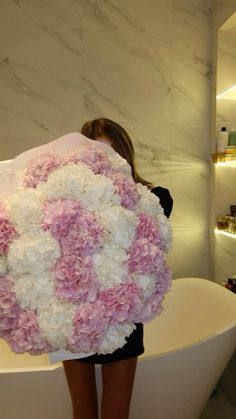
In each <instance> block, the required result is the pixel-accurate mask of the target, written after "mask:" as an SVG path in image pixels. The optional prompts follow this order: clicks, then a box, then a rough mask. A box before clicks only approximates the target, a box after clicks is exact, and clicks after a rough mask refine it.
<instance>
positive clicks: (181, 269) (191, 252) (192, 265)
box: [168, 228, 213, 279]
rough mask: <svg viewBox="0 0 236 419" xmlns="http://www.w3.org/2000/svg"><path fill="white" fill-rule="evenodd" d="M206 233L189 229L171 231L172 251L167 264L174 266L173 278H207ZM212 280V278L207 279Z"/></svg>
mask: <svg viewBox="0 0 236 419" xmlns="http://www.w3.org/2000/svg"><path fill="white" fill-rule="evenodd" d="M208 251H209V250H208V233H207V232H205V231H201V230H200V229H199V230H194V229H192V228H191V230H189V229H185V228H179V229H174V231H173V251H172V253H170V255H169V258H168V262H169V264H170V266H174V267H175V268H174V271H173V274H174V278H182V277H192V276H194V277H199V278H209V270H208V265H207V264H206V257H207V255H208ZM209 279H213V278H209Z"/></svg>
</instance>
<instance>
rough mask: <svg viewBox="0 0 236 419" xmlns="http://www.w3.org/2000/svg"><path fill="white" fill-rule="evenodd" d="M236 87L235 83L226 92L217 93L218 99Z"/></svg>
mask: <svg viewBox="0 0 236 419" xmlns="http://www.w3.org/2000/svg"><path fill="white" fill-rule="evenodd" d="M234 89H236V84H234V85H233V86H231V87H229V89H226V90H225V91H224V92H222V93H220V94H219V95H217V96H216V99H220V98H221V97H222V96H224V95H226V93H228V92H231V91H232V90H234Z"/></svg>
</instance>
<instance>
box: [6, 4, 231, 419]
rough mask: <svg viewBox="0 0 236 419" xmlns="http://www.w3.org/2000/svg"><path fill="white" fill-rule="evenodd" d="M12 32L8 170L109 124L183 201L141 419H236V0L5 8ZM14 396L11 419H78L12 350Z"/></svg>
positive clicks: (152, 176)
mask: <svg viewBox="0 0 236 419" xmlns="http://www.w3.org/2000/svg"><path fill="white" fill-rule="evenodd" d="M0 22H1V24H0V35H1V36H0V109H1V112H0V172H1V170H3V169H4V167H6V165H7V162H8V161H9V160H11V159H13V158H14V157H15V156H16V155H18V154H20V153H22V152H23V151H25V150H27V149H29V148H32V147H34V146H38V145H41V144H44V143H46V142H48V141H51V140H53V139H55V138H58V137H60V136H62V135H64V134H66V133H69V132H75V131H79V130H80V128H81V126H82V124H83V123H84V122H85V121H87V120H89V119H94V118H97V117H100V116H104V117H107V118H110V119H113V120H115V121H117V122H119V123H120V124H121V125H123V126H124V127H125V128H126V129H127V131H128V132H129V133H130V134H131V138H132V139H133V142H134V146H135V151H136V160H137V166H138V167H139V169H140V173H141V175H142V176H143V177H144V178H145V179H148V180H150V181H151V182H153V183H154V184H155V185H161V186H163V187H165V188H168V189H169V190H170V192H171V195H172V197H173V200H174V207H173V212H172V214H171V217H170V222H171V225H172V228H173V245H172V251H171V253H170V255H169V257H168V263H169V265H170V267H171V269H172V272H173V278H174V281H173V283H174V284H175V287H174V285H173V287H174V292H173V293H170V295H168V296H167V297H166V306H165V305H164V308H165V309H164V311H163V313H162V314H161V316H160V318H158V319H157V320H154V321H153V322H151V323H150V324H147V325H145V329H144V333H145V353H144V354H143V355H142V356H141V357H140V361H139V364H138V368H137V377H136V378H137V379H136V381H135V386H134V391H133V399H132V404H131V411H130V419H180V418H181V419H234V418H236V352H235V347H236V316H235V313H236V311H235V307H236V304H235V303H236V296H235V292H234V291H235V289H234V290H232V289H229V283H228V282H227V281H228V278H231V285H232V277H233V275H235V278H236V257H235V256H236V221H235V218H234V215H236V214H234V213H233V206H235V207H236V191H235V180H236V154H235V155H232V154H233V151H232V149H233V148H234V147H233V148H232V144H233V142H232V143H231V149H230V150H231V154H230V153H229V152H228V150H227V153H223V152H222V150H221V152H219V148H218V140H219V132H220V131H221V129H222V127H226V130H227V132H230V130H231V128H232V127H236V88H235V89H234V86H236V71H235V69H236V0H189V1H188V0H165V1H164V0H156V1H153V0H145V1H144V0H128V1H124V0H112V1H109V2H108V1H106V0H101V1H100V0H89V1H86V2H85V1H83V0H59V1H58V0H49V1H45V0H32V1H31V0H30V1H28V0H19V1H8V0H3V1H1V2H0ZM232 138H233V137H232ZM232 141H233V140H232ZM234 144H236V141H235V143H234ZM225 145H226V146H230V144H229V143H228V144H225ZM235 147H236V146H235ZM234 151H235V148H234ZM235 153H236V151H235ZM225 216H228V219H229V216H230V217H231V218H230V222H231V223H230V222H229V223H228V225H227V223H225V224H224V223H223V224H224V225H223V224H222V220H223V221H224V220H225ZM222 225H223V227H222ZM196 279H198V281H197V282H196ZM202 279H204V281H202ZM216 285H217V287H216ZM227 287H228V289H227ZM208 293H209V294H208ZM213 294H214V295H213ZM199 301H200V303H199ZM186 318H188V319H190V320H189V321H190V323H188V322H187V320H186ZM191 322H192V323H191ZM178 325H179V326H180V329H178ZM208 326H209V327H208ZM158 333H159V334H158ZM153 336H157V340H156V341H155V342H153ZM158 339H159V341H158ZM201 362H202V368H200V366H201ZM193 364H195V366H194V365H193ZM196 364H197V369H196ZM194 368H195V369H194ZM204 370H205V371H204ZM189 371H191V373H192V376H191V374H190V372H189ZM198 371H199V374H198ZM187 372H189V374H187ZM96 374H97V376H96V378H97V384H98V391H99V392H101V382H100V379H101V378H100V369H99V367H98V368H96ZM168 374H169V375H168ZM197 376H198V377H197ZM173 377H174V379H173ZM196 377H197V378H196ZM180 379H182V386H181V385H179V381H180ZM142 386H144V387H142ZM0 387H1V392H0V418H1V419H30V418H32V417H34V418H35V419H39V418H40V419H41V418H42V417H44V418H45V419H49V418H50V419H54V418H55V419H65V418H67V419H72V408H71V402H70V396H69V391H68V389H67V385H66V381H65V377H64V373H63V368H62V365H61V363H60V362H57V363H50V361H49V359H48V356H47V355H46V354H45V355H42V356H31V355H27V354H24V355H16V354H14V353H12V352H11V351H10V350H9V348H8V346H7V344H6V343H5V342H4V341H3V340H0ZM178 387H179V393H178V391H177V389H178ZM143 389H145V391H144V390H143ZM175 394H177V395H178V400H177V397H176V396H175ZM171 404H172V405H173V409H172V410H168V409H169V405H171ZM181 409H182V410H181ZM177 410H178V413H177ZM32 412H33V415H32Z"/></svg>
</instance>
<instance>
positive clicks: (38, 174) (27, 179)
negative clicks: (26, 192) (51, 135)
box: [23, 153, 62, 188]
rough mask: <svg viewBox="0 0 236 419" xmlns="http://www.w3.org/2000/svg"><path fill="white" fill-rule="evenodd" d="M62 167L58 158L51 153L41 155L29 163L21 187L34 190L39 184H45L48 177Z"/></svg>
mask: <svg viewBox="0 0 236 419" xmlns="http://www.w3.org/2000/svg"><path fill="white" fill-rule="evenodd" d="M61 165H62V160H61V158H60V157H59V156H57V155H56V154H53V153H43V154H41V155H39V156H38V157H36V158H34V159H32V160H30V161H29V163H28V166H27V168H26V171H25V175H24V180H23V185H24V186H26V187H29V188H36V186H37V185H38V184H39V183H40V182H46V180H47V178H48V175H49V174H50V173H51V172H53V171H54V170H55V169H56V168H57V167H59V166H61Z"/></svg>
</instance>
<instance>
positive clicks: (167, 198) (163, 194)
mask: <svg viewBox="0 0 236 419" xmlns="http://www.w3.org/2000/svg"><path fill="white" fill-rule="evenodd" d="M151 192H153V193H154V194H155V195H156V196H158V198H159V199H160V204H161V206H162V208H163V210H164V214H165V216H166V217H169V216H170V214H171V211H172V208H173V199H172V196H171V194H170V192H169V191H168V189H165V188H162V187H161V186H156V187H155V188H152V189H151Z"/></svg>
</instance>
